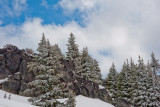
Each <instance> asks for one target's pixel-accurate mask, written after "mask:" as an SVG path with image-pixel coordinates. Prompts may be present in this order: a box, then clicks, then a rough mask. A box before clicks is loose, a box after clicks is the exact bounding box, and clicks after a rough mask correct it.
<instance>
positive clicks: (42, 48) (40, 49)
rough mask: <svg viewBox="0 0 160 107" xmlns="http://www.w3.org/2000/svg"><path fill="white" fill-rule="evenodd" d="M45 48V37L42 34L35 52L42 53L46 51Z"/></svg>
mask: <svg viewBox="0 0 160 107" xmlns="http://www.w3.org/2000/svg"><path fill="white" fill-rule="evenodd" d="M46 46H47V40H46V38H45V35H44V33H43V34H42V39H41V41H40V43H39V44H38V49H37V51H38V52H40V53H44V52H45V51H46Z"/></svg>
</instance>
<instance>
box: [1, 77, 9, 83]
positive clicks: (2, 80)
mask: <svg viewBox="0 0 160 107" xmlns="http://www.w3.org/2000/svg"><path fill="white" fill-rule="evenodd" d="M7 80H8V78H5V79H0V83H2V82H4V81H7Z"/></svg>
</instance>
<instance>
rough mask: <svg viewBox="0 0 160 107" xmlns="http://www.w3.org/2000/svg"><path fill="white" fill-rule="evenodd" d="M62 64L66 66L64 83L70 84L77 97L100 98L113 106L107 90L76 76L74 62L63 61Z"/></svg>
mask: <svg viewBox="0 0 160 107" xmlns="http://www.w3.org/2000/svg"><path fill="white" fill-rule="evenodd" d="M62 64H63V65H64V70H63V71H64V72H65V75H64V77H63V78H62V81H64V82H67V83H69V84H70V89H71V90H73V91H74V92H75V93H76V95H84V96H87V97H91V98H99V99H101V100H103V101H105V102H108V103H111V104H113V102H112V98H111V97H110V95H109V93H108V91H107V90H106V89H100V87H99V85H98V84H96V83H95V82H92V81H90V80H88V79H86V78H81V77H79V76H77V75H74V72H76V71H75V66H74V64H73V63H72V62H69V61H67V60H63V61H62Z"/></svg>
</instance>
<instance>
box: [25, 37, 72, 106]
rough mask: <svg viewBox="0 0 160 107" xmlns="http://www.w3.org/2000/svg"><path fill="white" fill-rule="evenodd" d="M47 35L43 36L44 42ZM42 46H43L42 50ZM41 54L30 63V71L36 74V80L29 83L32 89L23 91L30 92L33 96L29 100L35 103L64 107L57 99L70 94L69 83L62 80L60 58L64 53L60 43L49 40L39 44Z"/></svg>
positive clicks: (62, 73)
mask: <svg viewBox="0 0 160 107" xmlns="http://www.w3.org/2000/svg"><path fill="white" fill-rule="evenodd" d="M44 38H45V37H43V36H42V40H41V42H40V43H42V41H43V39H44ZM41 48H43V50H45V51H42V50H41ZM38 50H41V51H39V54H38V55H37V56H36V57H35V59H34V62H31V63H29V64H28V68H29V71H33V72H34V73H35V75H36V77H35V80H34V81H32V82H30V83H29V86H30V89H27V90H25V91H24V92H23V93H27V94H28V93H30V94H31V96H33V97H32V98H30V99H29V101H30V102H31V103H32V104H33V105H37V106H44V107H45V106H47V107H52V106H53V107H58V106H59V107H64V106H65V104H64V103H60V102H59V101H58V100H57V99H62V98H67V97H69V94H70V91H71V90H70V89H69V88H68V85H67V84H66V83H64V82H61V81H60V78H62V76H63V75H64V72H63V71H62V70H63V65H62V64H61V61H60V59H63V55H62V53H61V50H60V49H59V47H58V45H54V46H51V45H50V43H49V40H47V42H46V45H45V46H44V45H39V47H38Z"/></svg>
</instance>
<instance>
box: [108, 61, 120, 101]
mask: <svg viewBox="0 0 160 107" xmlns="http://www.w3.org/2000/svg"><path fill="white" fill-rule="evenodd" d="M117 78H118V72H117V70H116V68H115V65H114V63H112V66H111V68H110V69H109V74H108V77H107V78H106V80H107V84H106V88H107V89H108V90H109V92H110V94H111V97H112V98H113V100H114V101H115V99H116V98H117V91H118V90H117V86H116V84H117Z"/></svg>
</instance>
